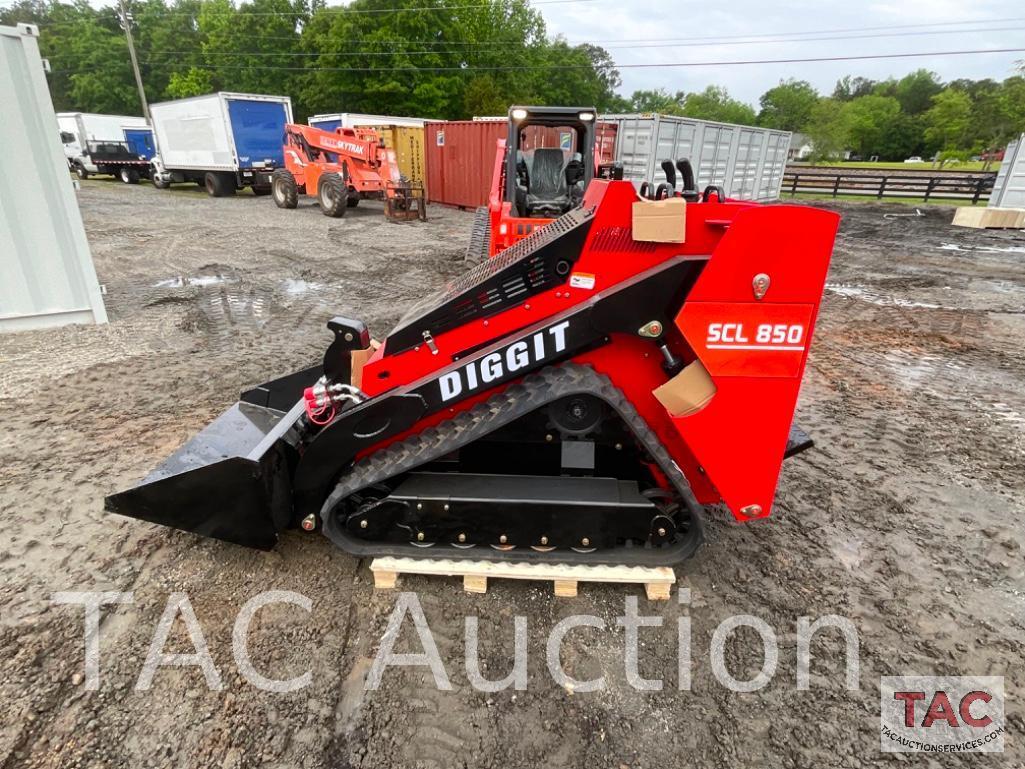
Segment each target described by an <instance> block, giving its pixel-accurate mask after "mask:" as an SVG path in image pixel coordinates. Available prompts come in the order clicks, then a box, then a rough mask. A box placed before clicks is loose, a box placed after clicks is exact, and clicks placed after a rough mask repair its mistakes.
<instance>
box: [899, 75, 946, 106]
mask: <svg viewBox="0 0 1025 769" xmlns="http://www.w3.org/2000/svg"><path fill="white" fill-rule="evenodd" d="M942 90H943V84H942V83H941V82H940V80H939V77H938V76H937V75H936V73H935V72H930V71H929V70H927V69H917V70H915V71H914V72H912V73H911V74H910V75H905V76H904V77H902V78H901V79H900V80H898V81H897V83H896V85H895V86H894V89H893V96H894V97H895V98H896V99H897V101H899V102H900V106H901V109H902V110H904V112H905V113H907V114H908V115H920V114H922V113H923V112H925V111H926V110H927V109H929V108H930V107H931V106H932V99H933V97H934V96H936V94H938V93H939V92H940V91H942Z"/></svg>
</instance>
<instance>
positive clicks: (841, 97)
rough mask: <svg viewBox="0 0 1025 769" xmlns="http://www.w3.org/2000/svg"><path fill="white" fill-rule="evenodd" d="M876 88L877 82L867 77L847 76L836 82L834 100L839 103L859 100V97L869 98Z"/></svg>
mask: <svg viewBox="0 0 1025 769" xmlns="http://www.w3.org/2000/svg"><path fill="white" fill-rule="evenodd" d="M875 86H876V81H875V80H870V79H869V78H867V77H854V76H852V75H845V76H844V77H842V78H840V79H839V80H837V81H836V87H835V88H833V98H834V99H837V100H838V101H851V99H857V98H858V97H859V96H868V95H869V94H870V93H872V91H873V89H874V88H875Z"/></svg>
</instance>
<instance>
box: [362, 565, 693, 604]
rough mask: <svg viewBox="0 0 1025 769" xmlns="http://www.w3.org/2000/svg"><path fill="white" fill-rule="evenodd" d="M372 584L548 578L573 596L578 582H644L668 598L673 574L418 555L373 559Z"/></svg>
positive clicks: (481, 586)
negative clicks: (421, 578) (410, 577)
mask: <svg viewBox="0 0 1025 769" xmlns="http://www.w3.org/2000/svg"><path fill="white" fill-rule="evenodd" d="M370 571H372V572H373V574H374V587H375V588H377V589H378V590H389V589H392V588H394V587H395V583H396V580H398V577H399V575H400V574H423V575H428V576H445V577H462V578H463V590H465V591H466V592H468V593H486V592H488V580H489V579H528V580H538V581H549V580H550V581H551V582H553V583H554V585H555V595H557V596H559V597H562V598H575V597H576V595H577V587H578V585H579V583H581V582H615V583H627V584H640V585H644V592H645V593H646V594H647V596H648V600H651V601H667V600H669V591H670V590H671V589H672V587H673V584H674V583H675V582H676V574H674V573H673V570H672V569H671V568H669V567H667V566H658V567H647V566H580V565H574V564H547V563H506V562H495V561H453V560H429V559H420V558H375V559H374V560H373V562H372V563H371V564H370Z"/></svg>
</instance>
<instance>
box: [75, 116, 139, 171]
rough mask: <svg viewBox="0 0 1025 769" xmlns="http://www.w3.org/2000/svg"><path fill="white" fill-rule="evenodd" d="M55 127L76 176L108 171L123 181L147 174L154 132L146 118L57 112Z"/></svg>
mask: <svg viewBox="0 0 1025 769" xmlns="http://www.w3.org/2000/svg"><path fill="white" fill-rule="evenodd" d="M57 127H58V129H59V130H60V137H61V142H62V143H63V145H64V156H65V157H66V158H67V159H68V167H69V168H70V169H71V170H72V171H74V172H75V174H77V176H78V178H79V179H87V178H89V175H90V174H110V175H111V176H117V177H119V178H120V179H121V181H123V182H125V183H126V184H137V183H138V181H139V179H140V178H142V177H147V176H149V173H150V160H151V159H152V157H153V152H154V149H153V132H152V131H151V130H150V127H149V123H148V122H147V121H146V118H141V117H132V116H130V115H99V114H96V113H91V112H58V113H57Z"/></svg>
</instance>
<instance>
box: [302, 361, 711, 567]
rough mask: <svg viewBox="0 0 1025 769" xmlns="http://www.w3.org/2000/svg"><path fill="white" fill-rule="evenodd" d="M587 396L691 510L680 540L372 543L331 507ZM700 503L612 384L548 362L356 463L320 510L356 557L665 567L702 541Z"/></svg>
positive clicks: (330, 532) (587, 371)
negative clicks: (556, 546) (578, 544)
mask: <svg viewBox="0 0 1025 769" xmlns="http://www.w3.org/2000/svg"><path fill="white" fill-rule="evenodd" d="M583 393H587V394H590V395H594V396H597V397H598V398H601V399H602V400H603V401H605V402H606V403H608V404H609V406H611V407H612V408H613V409H614V410H615V411H616V413H617V414H618V415H619V417H620V418H621V419H622V420H623V421H624V422H625V423H626V425H627V427H629V429H630V430H631V432H633V434H634V436H635V437H636V438H637V439H638V441H639V442H640V443H641V445H642V446H643V447H644V448H645V450H646V451H647V452H648V453H649V454H650V455H651V457H652V459H654V461H655V463H656V464H657V465H658V466H659V468H660V469H661V470H662V472H663V473H664V474H665V475H666V477H667V478H668V479H669V481H670V482H671V483H672V484H673V486H674V488H675V489H676V491H677V493H678V494H679V496H680V499H681V500H682V502H683V506H684V509H685V510H686V511H687V512H689V514H690V515H689V520H688V521H687V522H686V523H687V530H686V531H684V532H683V533H682V534H681V539H680V540H678V541H677V542H676V543H674V544H672V545H665V546H662V547H639V546H638V547H620V548H606V549H602V550H595V551H594V552H591V553H577V552H575V551H572V550H555V551H551V552H549V553H539V552H537V551H535V550H532V549H529V548H517V549H515V550H510V551H498V550H493V549H491V548H489V547H487V546H484V547H476V548H472V549H468V550H467V549H462V548H456V547H445V546H441V545H440V543H439V545H435V546H434V547H431V548H430V549H424V548H418V547H416V546H414V545H412V544H408V545H401V544H397V543H394V542H373V541H371V540H363V539H359V538H356V537H352V536H351V535H349V534H348V532H347V531H346V530H345V524H344V521H343V520H341V516H335V514H334V511H335V508H336V507H338V506H339V504H340V503H341V502H342V501H343V500H344V499H345V498H346V497H348V496H350V495H352V494H355V493H356V492H358V491H360V490H362V489H366V488H369V487H370V486H373V485H375V484H378V483H381V482H383V481H387V480H388V479H390V478H394V477H395V476H397V475H401V474H402V473H406V472H409V471H411V470H415V469H416V468H418V467H422V466H423V465H426V464H427V463H429V462H432V461H434V460H436V459H440V458H442V457H444V456H445V455H446V454H449V453H451V452H452V451H454V450H456V449H459V448H462V447H464V446H467V445H469V444H470V443H473V442H474V441H476V440H478V439H480V438H483V437H484V436H486V435H488V434H490V433H493V432H494V431H496V430H498V429H499V428H502V427H505V426H506V425H508V424H510V423H511V422H513V421H515V420H516V419H519V418H520V417H522V416H525V415H527V414H529V413H531V412H533V411H536V410H537V409H540V408H543V407H544V406H546V405H548V404H549V403H552V402H553V401H556V400H559V399H560V398H565V397H567V396H570V395H579V394H583ZM700 516H701V506H700V505H699V504H698V502H697V500H696V499H695V498H694V494H693V492H692V491H691V488H690V484H689V483H688V482H687V478H686V477H685V476H684V474H683V472H682V471H681V470H680V468H679V466H678V465H677V464H676V463H675V462H674V461H673V459H672V458H671V457H670V456H669V453H668V452H667V451H666V449H665V447H664V446H663V445H662V444H661V443H660V442H659V440H658V438H657V437H656V436H655V434H654V433H653V432H652V431H651V429H650V428H649V427H648V425H647V423H645V421H644V420H643V419H642V418H641V416H640V415H639V414H638V413H637V410H636V409H634V407H633V405H632V404H631V403H630V401H629V400H627V398H626V396H624V395H623V393H622V392H621V391H620V390H619V389H618V388H616V387H615V386H614V385H613V384H612V382H611V381H610V380H609V379H608V377H605V376H603V375H601V374H598V373H597V372H595V371H594V370H593V369H591V368H590V367H588V366H582V365H579V364H575V363H569V364H565V365H562V366H549V367H547V368H544V369H542V370H541V371H539V372H537V373H535V374H531V375H529V376H527V377H525V378H524V379H523V380H522V381H521V382H517V383H515V384H513V385H510V386H509V387H507V388H506V389H505V390H503V391H502V392H500V393H498V394H496V395H494V396H493V397H491V398H489V399H488V400H486V401H484V402H483V403H479V404H478V405H476V406H474V407H473V408H472V409H469V410H468V411H464V412H463V413H461V414H458V415H457V416H455V417H453V418H451V419H448V420H446V421H444V422H442V423H440V424H438V425H436V426H434V427H430V428H428V429H426V430H424V431H423V432H422V433H419V434H417V435H414V436H411V437H409V438H407V439H406V440H404V441H400V442H398V443H394V444H392V445H390V446H388V447H387V448H385V449H383V450H381V451H379V452H376V453H374V454H372V455H371V456H369V457H368V458H366V459H365V460H363V461H362V462H359V463H357V464H356V465H355V466H354V467H353V468H352V470H351V471H350V472H348V473H347V474H346V475H345V476H343V477H342V479H341V480H340V481H339V482H338V485H337V486H335V489H334V491H332V492H331V494H330V495H329V496H328V498H327V500H325V502H324V505H323V507H322V508H321V518H322V520H323V523H324V533H325V534H326V535H327V536H328V537H329V538H330V539H331V540H332V541H333V542H335V544H337V545H339V546H340V547H342V548H343V549H345V550H348V551H350V552H353V553H355V554H356V555H365V556H372V555H373V556H376V555H406V556H419V557H440V556H442V555H443V557H446V558H459V559H463V560H467V559H472V560H481V559H491V560H521V561H522V560H528V561H553V560H554V561H558V562H560V563H565V562H571V563H572V562H577V563H632V564H638V565H669V564H672V563H676V562H678V561H681V560H683V559H684V558H687V557H689V556H690V555H691V554H693V552H694V551H695V550H696V549H697V548H698V546H699V545H700V544H701V540H702V531H701V518H700Z"/></svg>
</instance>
